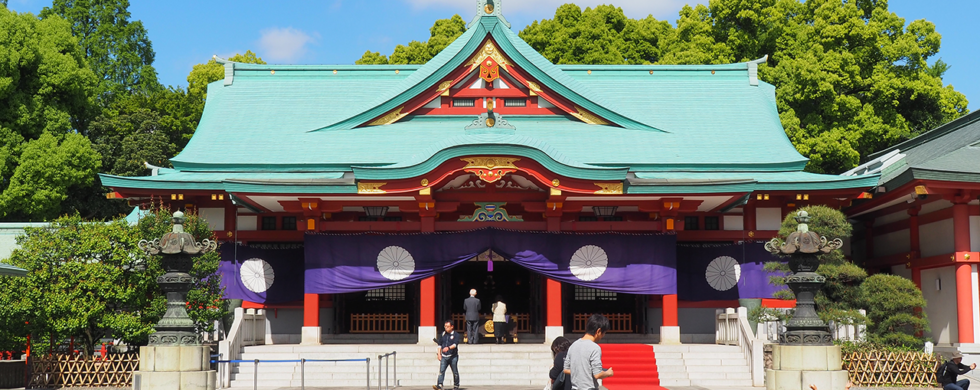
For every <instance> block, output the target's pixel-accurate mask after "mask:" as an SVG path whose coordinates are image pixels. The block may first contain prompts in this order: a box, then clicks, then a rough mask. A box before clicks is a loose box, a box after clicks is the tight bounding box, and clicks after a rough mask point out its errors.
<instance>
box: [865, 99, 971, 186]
mask: <svg viewBox="0 0 980 390" xmlns="http://www.w3.org/2000/svg"><path fill="white" fill-rule="evenodd" d="M868 172H871V173H874V172H880V174H881V179H880V181H879V183H878V184H879V185H881V186H884V187H886V188H897V187H899V186H901V185H902V184H905V183H908V182H911V181H912V180H941V181H961V182H972V183H980V111H974V112H972V113H969V114H967V115H964V116H962V117H960V118H957V119H956V120H953V121H951V122H949V123H946V124H944V125H942V126H939V127H937V128H935V129H932V130H930V131H928V132H926V133H923V134H921V135H919V136H918V137H915V138H913V139H910V140H908V141H905V142H902V143H900V144H898V145H895V146H892V147H890V148H887V149H885V150H882V151H879V152H877V153H874V154H872V155H870V156H869V161H868V162H867V163H865V164H863V165H861V166H860V167H858V168H855V169H853V170H851V171H850V172H848V173H853V174H865V173H868Z"/></svg>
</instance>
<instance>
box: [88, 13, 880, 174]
mask: <svg viewBox="0 0 980 390" xmlns="http://www.w3.org/2000/svg"><path fill="white" fill-rule="evenodd" d="M487 36H490V37H492V38H493V40H494V42H495V43H496V44H497V45H498V47H499V49H500V50H501V51H502V52H503V53H504V54H505V56H506V57H507V58H508V60H509V61H510V62H511V64H512V65H513V66H516V67H518V68H520V69H521V71H522V72H525V73H526V74H528V75H530V77H531V78H532V79H533V80H535V81H536V82H538V83H539V84H540V85H541V86H542V87H544V88H546V89H548V90H550V91H554V92H555V93H557V94H558V95H560V96H562V97H563V98H566V99H568V100H570V101H571V102H572V103H573V104H575V105H578V106H580V107H583V108H584V109H586V110H589V111H591V112H592V113H595V114H596V115H599V116H600V117H602V118H604V119H606V120H608V121H609V122H611V123H610V124H609V125H590V124H586V123H584V122H581V121H579V120H578V119H576V118H574V117H572V116H565V115H554V116H506V119H507V120H508V122H509V123H510V124H512V125H514V126H515V127H516V130H510V131H509V132H498V133H494V132H490V133H487V132H468V131H466V130H464V128H465V127H466V126H467V125H469V124H470V123H471V122H472V121H473V119H474V118H475V117H473V116H424V115H418V116H416V115H409V116H406V117H404V118H402V119H401V120H399V121H397V122H395V123H392V124H389V125H382V126H366V127H363V125H364V124H366V123H368V122H370V121H371V120H373V119H375V118H377V117H379V116H381V115H384V114H385V113H387V112H390V111H391V110H394V109H396V108H398V107H400V106H401V105H404V104H405V102H407V101H408V100H410V99H412V98H414V97H416V96H417V95H418V94H420V93H421V92H423V91H427V90H432V88H434V87H435V86H436V85H438V84H439V83H441V82H442V81H443V79H444V78H445V77H446V75H448V74H449V73H450V72H452V71H453V70H455V69H458V68H459V67H460V66H463V65H464V64H465V63H466V61H467V60H469V59H470V58H471V57H472V55H473V53H474V52H475V51H477V50H478V49H479V48H480V47H481V44H482V43H483V42H484V40H485V39H486V37H487ZM759 63H761V61H752V62H747V63H738V64H727V65H693V66H681V65H632V66H614V65H596V66H585V65H574V66H569V65H564V66H559V65H554V64H552V63H550V62H549V61H548V60H547V59H545V58H544V57H543V56H541V55H540V54H538V53H537V52H536V51H534V49H532V48H531V47H530V46H529V45H527V44H526V43H525V42H524V41H523V40H521V39H520V38H519V37H518V36H517V35H516V34H514V33H513V32H512V31H511V30H510V29H509V28H507V27H506V25H505V23H504V22H503V19H502V18H498V17H495V16H484V17H480V18H477V19H475V20H474V23H472V24H471V28H470V29H469V30H467V32H466V33H465V34H463V35H462V36H461V37H460V38H459V39H457V40H456V41H455V42H453V43H452V44H451V45H449V46H448V47H447V48H446V49H444V50H443V51H442V52H441V53H440V54H439V55H437V56H436V57H435V58H433V59H432V60H431V61H430V62H429V63H427V64H425V65H421V66H417V65H382V66H372V65H364V66H358V65H353V66H352V65H343V66H341V65H338V66H332V65H317V66H309V65H258V64H237V63H227V64H226V65H225V66H226V79H225V80H223V81H217V82H214V83H212V84H211V85H209V87H208V101H207V104H206V107H205V110H204V115H203V117H202V118H201V121H200V125H199V126H198V129H197V131H196V133H195V134H194V136H193V138H192V139H191V141H190V142H189V143H188V145H187V146H186V147H185V148H184V150H183V151H182V152H181V153H180V154H179V155H178V156H176V157H175V158H173V159H172V160H171V161H172V163H173V165H174V167H175V170H172V171H161V174H160V175H159V176H149V177H141V178H121V177H114V176H109V175H102V180H103V184H104V185H106V186H110V187H124V188H147V189H176V188H187V189H195V188H196V189H214V190H219V189H224V190H226V191H232V190H241V191H245V190H248V191H250V192H277V191H285V192H296V193H316V192H325V193H352V192H356V187H355V186H354V179H357V180H361V179H367V180H382V179H398V178H407V177H414V176H418V175H421V174H424V173H426V172H428V171H429V170H431V169H432V168H434V167H435V166H438V165H439V164H441V163H442V162H444V161H446V160H447V159H451V158H456V157H459V156H465V155H487V154H500V155H513V156H519V157H526V158H530V159H534V160H535V161H538V162H539V163H541V164H542V165H544V166H545V167H546V168H548V169H550V170H552V171H554V172H556V173H558V174H561V175H566V176H569V177H575V178H582V179H589V180H623V181H625V180H627V177H628V175H629V174H630V173H635V172H673V174H674V175H680V176H684V175H688V176H690V177H689V178H695V177H700V176H698V175H699V174H701V173H710V172H723V173H724V172H727V173H733V174H734V173H735V172H740V173H738V174H737V175H736V176H738V177H741V178H743V179H745V180H749V181H752V184H751V185H749V186H746V185H744V184H746V183H741V184H742V185H739V186H738V187H737V188H738V192H740V191H742V190H746V189H747V188H748V190H752V189H758V188H760V186H763V183H767V180H772V179H770V177H771V175H772V174H776V173H779V172H783V173H792V174H796V173H800V171H802V169H803V167H804V166H805V165H806V163H807V159H806V158H805V157H803V156H802V155H800V154H799V153H798V152H797V151H796V149H795V148H794V147H793V145H792V144H791V143H790V141H789V139H788V138H787V137H786V135H785V132H784V131H783V128H782V125H781V123H780V121H779V115H778V112H777V109H776V103H775V88H774V87H773V86H772V85H770V84H767V83H765V82H761V81H759V80H758V78H757V76H756V71H757V67H758V65H759ZM273 71H274V72H273ZM359 126H362V127H359ZM684 172H690V173H689V174H687V173H684ZM756 173H758V175H756ZM289 175H301V176H289ZM302 175H305V176H302ZM746 175H748V176H746ZM753 175H756V176H753ZM709 176H711V175H709ZM750 176H751V177H750ZM874 176H875V177H877V176H876V175H874ZM341 177H344V178H346V179H343V180H341ZM712 177H720V178H724V177H726V174H721V175H715V176H712ZM793 177H794V179H792V180H798V179H799V182H796V184H794V185H796V186H797V187H794V189H811V188H812V189H818V188H856V187H853V186H855V185H859V186H864V185H865V182H866V181H868V180H855V178H853V177H840V176H831V175H808V176H805V177H804V176H799V175H796V176H793ZM801 178H802V179H801ZM865 179H866V178H865ZM784 181H785V180H784ZM709 182H710V181H709ZM808 186H809V187H808ZM643 187H650V188H653V187H657V188H661V190H664V191H666V189H663V188H666V187H665V186H664V185H663V183H660V182H651V181H644V180H636V181H635V182H634V183H633V184H631V185H630V187H629V189H628V192H637V193H643V192H646V190H642V188H643ZM667 187H669V186H667ZM691 188H692V189H698V190H702V191H707V190H706V187H704V186H700V187H699V186H694V187H691ZM733 188H735V187H733ZM674 189H677V188H676V187H675V188H674ZM650 191H654V192H655V191H660V190H650ZM710 192H717V189H716V190H710Z"/></svg>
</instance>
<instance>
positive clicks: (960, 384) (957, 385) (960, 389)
mask: <svg viewBox="0 0 980 390" xmlns="http://www.w3.org/2000/svg"><path fill="white" fill-rule="evenodd" d="M962 362H963V354H961V353H959V352H953V356H952V357H951V358H950V359H949V360H948V361H947V362H946V363H944V364H943V365H942V367H939V370H938V371H937V372H936V376H937V378H936V379H937V380H938V381H939V384H940V385H941V386H942V387H943V390H968V389H969V388H970V380H969V379H962V380H959V381H957V380H956V376H957V375H963V374H966V373H967V372H970V370H975V369H976V368H977V364H976V363H973V364H971V365H969V366H967V365H965V364H963V363H962Z"/></svg>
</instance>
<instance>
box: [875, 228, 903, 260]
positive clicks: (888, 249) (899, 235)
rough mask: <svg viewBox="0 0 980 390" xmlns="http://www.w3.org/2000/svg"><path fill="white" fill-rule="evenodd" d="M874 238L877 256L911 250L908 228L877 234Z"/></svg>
mask: <svg viewBox="0 0 980 390" xmlns="http://www.w3.org/2000/svg"><path fill="white" fill-rule="evenodd" d="M874 240H875V257H882V256H891V255H894V254H896V253H906V252H908V251H909V250H911V249H910V248H911V246H910V245H909V230H908V229H902V230H899V231H896V232H891V233H888V234H876V235H875V237H874Z"/></svg>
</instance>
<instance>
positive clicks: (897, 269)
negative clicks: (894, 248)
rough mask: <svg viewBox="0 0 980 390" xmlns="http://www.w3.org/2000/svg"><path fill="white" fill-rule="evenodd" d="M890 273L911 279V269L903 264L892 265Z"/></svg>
mask: <svg viewBox="0 0 980 390" xmlns="http://www.w3.org/2000/svg"><path fill="white" fill-rule="evenodd" d="M892 275H898V276H901V277H903V278H905V279H908V280H912V269H910V268H905V264H899V265H893V266H892Z"/></svg>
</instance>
